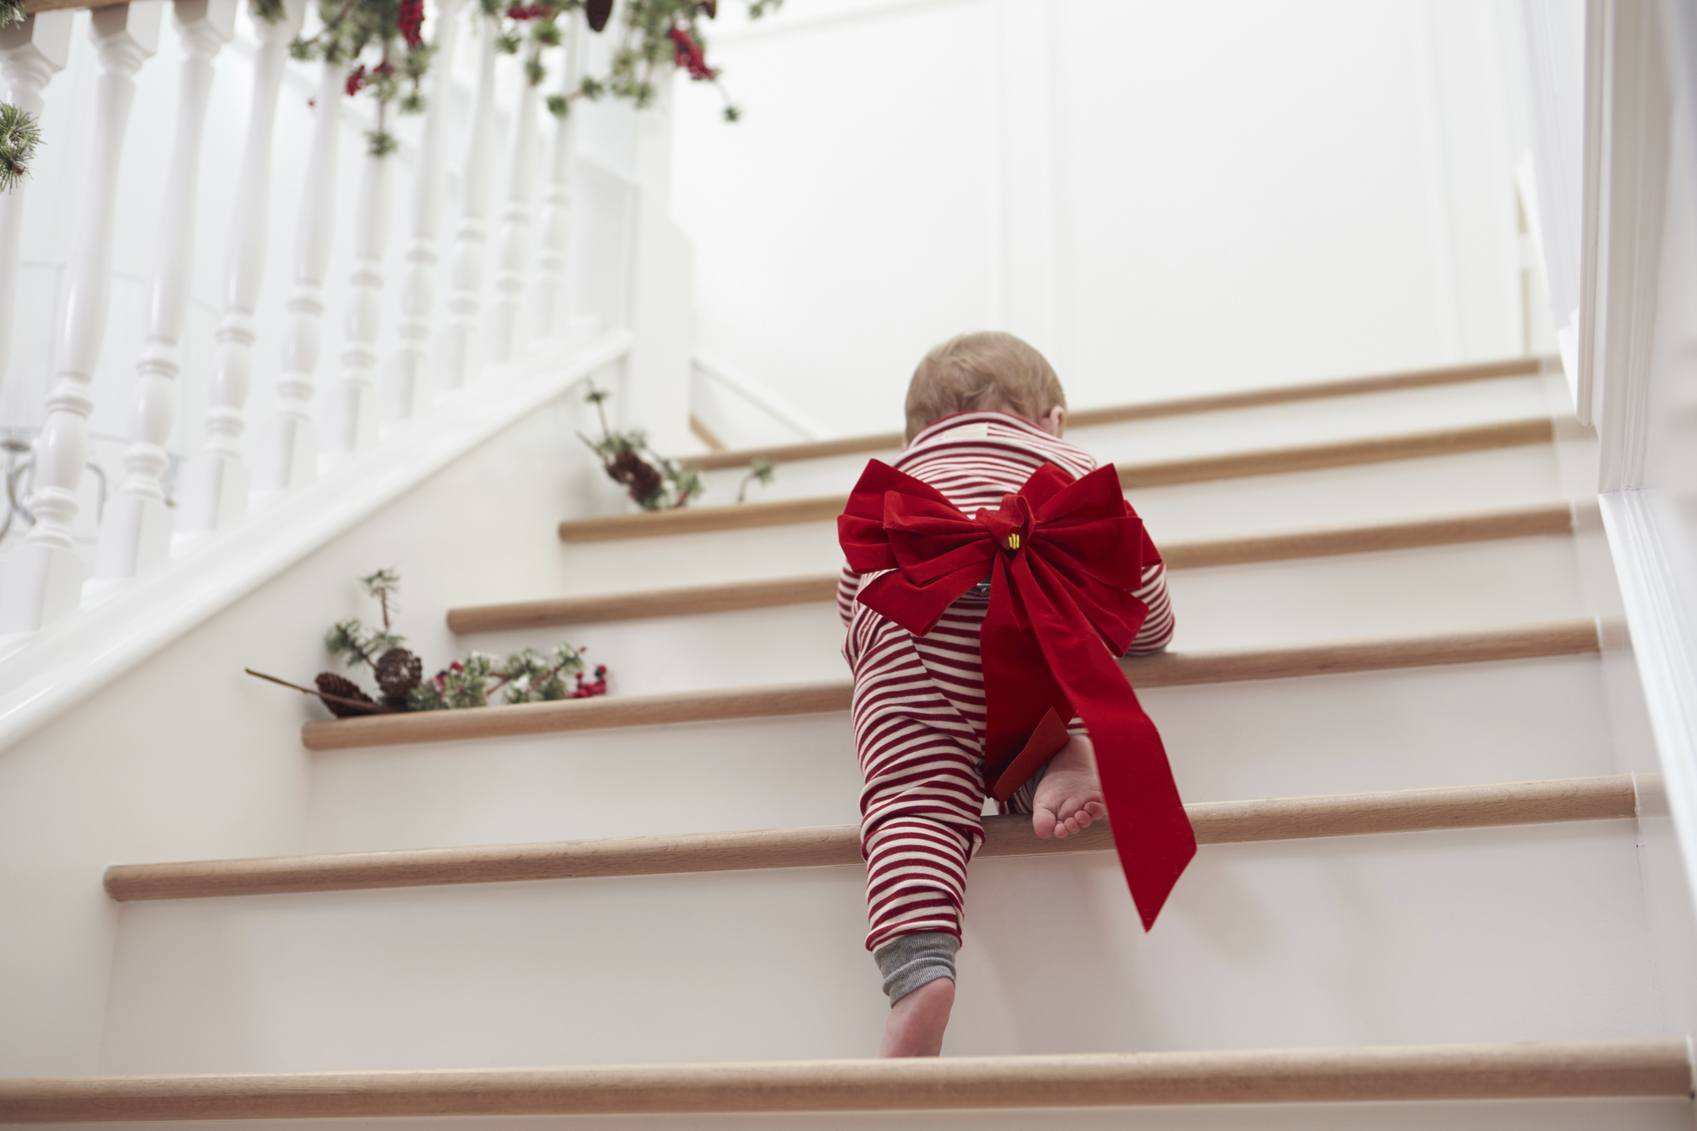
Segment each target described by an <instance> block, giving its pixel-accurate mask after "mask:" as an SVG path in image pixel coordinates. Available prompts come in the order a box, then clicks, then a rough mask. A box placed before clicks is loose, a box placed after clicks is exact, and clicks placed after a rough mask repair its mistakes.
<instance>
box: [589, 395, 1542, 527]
mask: <svg viewBox="0 0 1697 1131" xmlns="http://www.w3.org/2000/svg"><path fill="white" fill-rule="evenodd" d="M1554 436H1555V421H1554V420H1552V419H1551V418H1550V417H1547V416H1537V417H1527V418H1524V419H1519V420H1504V421H1493V422H1490V423H1486V424H1475V425H1467V426H1463V427H1459V428H1442V429H1437V430H1435V431H1427V432H1409V433H1403V434H1399V435H1390V436H1370V437H1366V438H1362V439H1354V440H1332V441H1324V442H1321V443H1314V444H1297V445H1292V446H1289V447H1283V448H1266V449H1260V450H1255V451H1247V452H1229V453H1225V454H1222V455H1208V456H1187V457H1184V458H1182V459H1171V460H1157V461H1154V462H1151V463H1143V464H1124V465H1122V466H1121V467H1120V469H1119V470H1120V483H1121V484H1122V485H1123V486H1124V487H1125V488H1127V489H1128V490H1131V489H1137V488H1144V487H1159V486H1173V485H1176V484H1181V483H1205V482H1211V481H1213V480H1218V479H1239V478H1245V477H1249V476H1258V475H1282V474H1286V473H1289V472H1295V471H1315V470H1320V469H1324V468H1330V467H1357V466H1361V465H1364V464H1372V463H1386V462H1389V461H1392V460H1403V459H1419V458H1424V457H1429V456H1444V455H1459V454H1462V453H1465V452H1475V451H1484V450H1488V449H1493V448H1507V447H1518V446H1523V445H1526V444H1543V443H1549V442H1550V441H1551V440H1552V439H1553V438H1554ZM842 507H843V499H842V498H841V497H840V496H835V495H816V496H811V497H808V498H801V499H776V500H772V501H770V502H752V503H728V504H722V505H718V506H696V507H679V508H676V509H673V510H665V511H645V512H638V513H635V514H614V515H600V516H596V517H592V518H582V519H567V520H566V521H564V522H561V523H560V524H559V537H560V540H561V541H564V542H600V541H609V540H615V539H622V538H645V537H650V536H654V535H664V534H692V533H701V532H704V531H713V530H746V529H752V528H756V527H762V526H787V525H790V524H793V523H801V522H819V521H825V520H829V519H832V518H835V517H836V516H837V514H838V513H839V512H840V511H841V510H842Z"/></svg>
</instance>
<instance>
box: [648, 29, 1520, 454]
mask: <svg viewBox="0 0 1697 1131" xmlns="http://www.w3.org/2000/svg"><path fill="white" fill-rule="evenodd" d="M1495 7H1496V5H1495V4H1488V3H1487V4H1456V3H1430V4H1428V3H1416V2H1410V0H1300V2H1291V3H1282V4H1265V3H1258V2H1255V0H1204V2H1198V3H1189V4H1168V3H1158V2H1155V0H1041V2H1040V0H905V2H902V0H897V2H894V3H892V2H889V0H811V2H809V3H793V4H790V5H788V6H786V7H785V8H784V9H783V10H781V11H780V12H779V13H778V14H777V15H776V16H774V17H772V18H770V19H769V20H767V21H763V22H762V23H759V24H754V25H749V26H746V27H738V26H736V25H734V24H733V25H730V26H727V27H725V28H723V29H719V34H718V35H717V37H716V38H715V39H713V40H712V41H711V43H710V50H709V54H710V56H711V57H712V58H713V59H714V61H715V62H717V63H720V64H722V65H723V66H724V68H725V81H726V82H727V83H728V84H729V86H730V88H731V90H732V92H733V94H734V95H735V97H736V100H737V101H738V102H739V103H741V104H742V105H743V106H744V107H745V109H746V112H747V113H746V118H745V120H744V121H743V122H742V123H740V124H738V125H736V126H734V127H720V128H715V127H714V126H713V125H712V124H711V123H710V121H709V120H708V119H710V118H711V117H712V116H714V115H716V114H717V112H718V103H717V100H716V99H715V98H714V97H712V96H711V95H710V94H708V93H705V92H702V91H697V90H688V89H686V90H684V91H681V92H680V97H679V100H678V105H679V110H680V114H681V116H682V118H681V120H682V122H683V123H684V128H681V129H680V131H679V152H678V157H677V161H676V166H675V173H676V175H675V188H674V201H675V205H674V206H675V209H676V211H677V213H678V215H679V217H680V219H681V221H682V223H683V224H684V227H685V228H686V230H688V231H689V233H690V235H691V237H692V239H693V240H694V241H695V243H696V249H697V276H696V277H697V288H698V292H699V295H700V306H699V312H700V317H699V322H698V334H699V339H700V342H701V345H702V346H703V347H704V348H705V349H707V350H710V351H711V352H712V353H713V354H714V355H715V356H716V357H719V358H722V359H723V360H724V361H725V362H726V363H728V364H730V365H733V366H735V367H736V368H738V369H739V370H741V371H742V372H743V373H744V374H746V375H747V376H748V377H750V378H752V379H753V380H755V381H756V382H759V383H763V384H766V385H768V386H769V387H771V388H772V389H773V390H775V391H777V392H779V393H781V394H782V395H783V396H784V397H786V398H788V399H789V400H791V401H792V402H793V403H795V404H796V405H797V406H798V407H800V408H802V409H804V410H808V411H809V413H810V415H812V416H813V417H815V418H820V419H824V420H827V421H829V423H830V427H831V428H832V430H833V431H840V432H845V433H846V432H856V431H865V430H871V429H882V428H889V427H891V426H893V425H895V424H898V423H899V419H898V415H899V414H898V410H899V405H900V395H901V390H902V389H903V387H904V386H905V382H906V379H907V376H908V375H909V373H911V371H912V366H913V363H914V361H915V360H916V359H917V357H918V355H919V354H920V353H921V352H923V350H924V349H925V348H926V347H928V346H929V345H931V344H932V343H934V342H936V341H937V340H939V339H941V338H943V337H946V336H948V335H949V334H951V333H955V332H958V331H961V330H964V329H969V328H975V327H981V326H1000V327H1005V328H1009V329H1012V330H1015V331H1016V332H1020V333H1023V334H1026V335H1027V336H1029V337H1030V338H1032V340H1033V341H1034V342H1036V343H1037V344H1038V345H1039V346H1040V347H1042V348H1043V349H1044V350H1046V351H1047V352H1048V353H1049V354H1050V355H1051V357H1052V358H1053V360H1054V361H1055V362H1056V363H1057V365H1058V367H1059V368H1060V370H1061V374H1062V378H1063V380H1065V381H1066V382H1067V385H1068V390H1069V394H1070V395H1071V397H1072V400H1073V402H1074V403H1075V404H1077V405H1088V404H1096V403H1104V402H1112V401H1123V400H1128V399H1136V398H1141V397H1147V396H1166V395H1174V394H1178V393H1182V392H1185V391H1189V390H1197V389H1208V388H1224V387H1241V386H1244V385H1248V384H1256V383H1262V382H1278V381H1289V380H1302V379H1308V378H1313V377H1318V376H1322V375H1327V374H1339V373H1350V372H1362V371H1371V370H1377V369H1386V368H1394V367H1399V366H1408V365H1423V364H1432V363H1437V362H1443V361H1447V360H1452V359H1458V358H1464V357H1475V356H1484V355H1501V354H1505V353H1511V352H1517V351H1518V350H1519V348H1520V337H1519V333H1520V331H1519V320H1520V307H1519V297H1518V294H1517V290H1516V288H1517V283H1516V249H1515V244H1514V239H1515V235H1514V198H1513V185H1512V165H1513V158H1514V154H1513V152H1512V145H1511V140H1510V133H1511V131H1510V122H1509V119H1508V111H1507V108H1506V105H1505V101H1506V98H1505V93H1504V90H1503V88H1502V82H1503V80H1502V77H1501V73H1500V72H1501V66H1500V63H1499V56H1500V50H1499V42H1498V41H1499V27H1498V22H1499V21H1498V19H1497V18H1496V13H1495Z"/></svg>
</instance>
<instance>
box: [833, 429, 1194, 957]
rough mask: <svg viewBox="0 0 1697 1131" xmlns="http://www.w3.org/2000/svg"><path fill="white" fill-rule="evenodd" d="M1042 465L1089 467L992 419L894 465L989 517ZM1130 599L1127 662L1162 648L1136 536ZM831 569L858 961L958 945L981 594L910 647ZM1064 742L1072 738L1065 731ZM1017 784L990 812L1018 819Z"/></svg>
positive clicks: (973, 764)
mask: <svg viewBox="0 0 1697 1131" xmlns="http://www.w3.org/2000/svg"><path fill="white" fill-rule="evenodd" d="M1045 462H1047V463H1053V464H1055V465H1057V466H1059V467H1060V468H1062V469H1063V470H1065V471H1066V472H1068V473H1069V474H1071V475H1073V476H1074V477H1077V476H1081V475H1084V474H1085V473H1087V472H1089V471H1092V470H1094V468H1095V467H1096V462H1095V460H1093V459H1091V457H1090V456H1089V455H1087V454H1086V453H1084V452H1083V451H1081V450H1080V449H1078V448H1076V447H1074V446H1073V445H1071V444H1068V443H1065V442H1064V441H1062V440H1059V439H1056V438H1055V437H1053V436H1050V435H1049V434H1048V433H1046V432H1043V431H1042V430H1041V429H1039V428H1038V427H1037V426H1036V425H1034V424H1031V423H1028V422H1027V421H1024V420H1021V419H1019V418H1017V417H1013V416H1008V415H1005V414H1002V413H996V412H971V413H961V414H959V415H955V416H948V417H944V418H943V419H942V420H939V421H937V422H936V423H935V424H932V425H931V426H930V427H929V428H927V429H925V430H924V431H923V432H921V433H920V434H919V435H918V436H916V437H914V439H913V442H912V443H911V444H910V445H908V448H907V450H906V451H904V452H903V453H902V455H901V457H900V458H899V459H897V460H896V461H895V464H894V466H895V467H896V468H897V469H898V470H900V471H905V472H906V473H907V474H909V475H911V476H913V477H914V478H916V479H920V480H922V481H924V482H926V483H929V484H930V485H931V486H933V487H935V488H936V489H937V490H939V491H941V492H942V493H943V494H944V495H945V496H946V497H947V498H948V500H949V502H951V503H952V504H954V506H955V507H957V508H958V509H960V510H961V511H963V512H964V513H966V514H969V515H970V514H973V513H975V512H976V511H978V510H980V509H985V508H988V509H991V510H994V509H995V508H996V506H997V505H998V504H999V503H1000V502H1001V500H1002V496H1004V495H1008V494H1011V493H1013V492H1015V491H1018V490H1019V489H1020V488H1021V487H1022V486H1024V485H1025V481H1026V480H1027V479H1029V478H1030V477H1031V474H1032V473H1033V472H1034V471H1036V470H1037V469H1038V468H1039V467H1041V466H1042V465H1043V464H1044V463H1045ZM1143 560H1144V563H1145V565H1144V571H1143V577H1142V584H1141V585H1140V586H1139V587H1138V589H1137V591H1136V594H1135V595H1136V597H1137V598H1138V600H1140V601H1142V602H1143V603H1144V604H1145V605H1146V606H1147V607H1148V609H1149V615H1148V618H1147V619H1146V620H1145V621H1144V623H1143V626H1142V628H1141V629H1140V630H1139V631H1138V634H1137V639H1136V641H1135V642H1134V643H1133V644H1132V647H1131V649H1130V652H1131V653H1133V654H1135V653H1144V652H1157V651H1160V650H1161V649H1162V648H1164V647H1166V644H1167V642H1168V641H1169V640H1170V639H1172V634H1173V616H1172V608H1171V605H1170V604H1169V602H1168V598H1167V579H1166V570H1165V567H1164V566H1163V565H1162V564H1161V560H1160V556H1159V554H1158V553H1157V552H1156V551H1155V547H1154V544H1153V543H1152V542H1150V541H1149V540H1148V536H1147V534H1146V535H1145V536H1144V548H1143ZM876 576H877V574H867V575H865V576H864V577H861V576H857V575H855V574H853V573H850V572H849V571H848V570H847V569H844V571H843V575H842V577H841V579H840V580H839V582H838V585H837V611H838V613H839V614H840V615H841V616H842V618H843V621H844V623H845V624H847V626H848V640H847V644H846V646H845V647H844V654H845V655H846V656H847V658H848V661H849V666H850V667H851V668H852V669H853V671H854V704H853V721H854V739H855V749H856V751H857V752H858V755H859V758H860V770H861V775H862V777H863V779H864V781H865V786H864V787H863V788H862V790H861V794H860V813H861V824H860V839H861V851H862V853H863V854H864V855H865V857H866V901H867V916H868V919H869V920H870V924H871V925H870V929H869V931H868V933H867V936H866V948H867V949H868V950H876V949H877V948H878V947H879V946H882V945H883V944H884V943H886V942H888V941H889V940H891V939H893V938H896V937H897V936H900V935H908V934H915V933H918V932H922V931H942V932H946V933H948V934H950V935H953V936H954V937H955V938H957V939H958V938H960V934H961V909H962V907H963V905H964V903H965V898H966V865H967V861H968V860H970V859H971V858H972V855H973V853H975V852H976V851H977V850H978V846H979V845H980V844H981V843H982V842H983V840H984V830H983V826H982V824H981V823H980V816H981V815H982V813H983V811H984V799H985V797H986V795H987V790H986V787H985V782H984V777H983V771H982V765H983V760H984V673H983V667H982V663H981V661H980V658H979V651H978V630H979V625H980V624H981V622H982V621H983V619H984V614H985V612H986V611H987V610H988V609H989V594H988V589H987V586H982V585H981V586H979V587H978V588H977V589H975V590H973V591H971V592H969V593H967V594H966V595H965V596H963V597H961V598H960V599H959V600H957V601H956V602H955V603H954V604H953V605H951V606H950V607H949V609H948V611H947V612H945V613H944V614H943V617H942V619H941V620H940V621H939V622H938V623H937V626H936V627H935V628H933V629H932V630H931V631H930V632H929V633H927V634H926V635H925V636H915V635H913V634H912V633H910V632H908V631H907V630H906V629H904V628H902V627H901V626H899V625H897V624H895V623H894V622H892V621H888V620H885V619H884V618H883V617H882V616H880V615H879V614H877V613H875V612H873V611H872V610H871V609H868V608H866V607H865V606H864V605H860V604H858V603H856V601H855V595H856V593H857V592H858V591H859V588H860V584H861V582H862V581H863V580H869V579H871V578H872V577H876ZM1072 729H1074V730H1079V729H1082V724H1081V723H1080V722H1079V720H1077V719H1075V720H1073V723H1072ZM1031 788H1032V787H1031V786H1030V785H1029V784H1028V785H1027V786H1025V787H1022V788H1021V789H1020V791H1019V792H1018V793H1016V794H1014V796H1013V797H1012V798H1010V799H1009V800H1008V802H1006V803H1005V804H1003V805H1002V807H1001V808H1002V810H1003V811H1004V812H1016V813H1029V812H1030V811H1031Z"/></svg>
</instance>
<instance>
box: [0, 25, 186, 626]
mask: <svg viewBox="0 0 1697 1131" xmlns="http://www.w3.org/2000/svg"><path fill="white" fill-rule="evenodd" d="M160 8H161V5H159V4H157V3H152V2H144V3H137V4H127V5H124V6H122V7H116V8H100V9H96V10H95V11H94V12H92V13H91V14H90V31H91V34H92V36H93V39H94V43H95V47H96V49H97V51H98V53H99V56H100V80H99V83H98V84H97V86H96V91H95V115H94V129H93V138H94V141H93V144H92V146H91V148H90V153H89V161H88V165H87V166H86V169H87V175H86V176H84V177H83V178H82V179H83V183H84V184H85V185H86V186H87V192H88V196H87V198H86V200H87V215H86V216H85V217H84V223H83V226H82V228H81V230H80V233H79V243H78V246H77V251H76V253H75V257H74V258H73V260H72V268H71V283H70V290H69V292H68V293H67V295H66V298H65V317H64V322H63V323H62V324H61V332H60V348H59V356H60V358H61V359H62V360H61V368H60V369H59V372H58V373H57V374H56V375H55V377H54V383H53V390H52V392H51V393H50V394H49V395H48V398H47V420H46V422H45V423H44V424H43V426H42V429H41V435H40V436H39V437H37V439H36V442H35V490H34V491H33V492H32V493H31V495H30V509H31V510H32V511H33V512H34V513H35V516H36V524H35V525H34V526H33V527H31V528H30V532H29V535H28V536H27V537H26V538H25V539H24V543H23V545H21V546H19V547H18V548H17V549H16V550H15V551H14V552H13V553H12V554H11V556H10V557H8V558H7V559H6V563H5V567H4V569H3V570H0V632H24V631H30V630H33V629H36V628H39V627H40V626H41V625H43V624H45V623H47V622H49V621H51V620H53V619H55V618H57V617H59V616H61V615H63V614H64V613H67V612H69V611H71V610H72V609H74V608H75V607H76V606H77V603H78V601H79V600H80V599H81V593H82V581H83V566H82V563H81V562H80V561H78V560H77V554H76V547H75V543H74V541H73V536H74V535H73V527H74V524H75V522H76V519H77V512H78V509H79V508H78V505H77V487H78V485H79V484H80V483H81V482H82V470H83V462H84V460H85V459H86V458H87V448H88V417H89V414H90V413H91V412H93V411H94V400H93V397H92V396H91V395H90V393H91V386H92V381H93V378H94V367H95V365H96V363H97V362H98V361H99V360H100V341H101V338H102V337H103V336H104V335H105V332H106V304H107V299H108V297H109V292H110V288H111V281H112V269H111V268H112V262H111V261H112V233H113V226H114V222H115V214H116V206H117V195H118V166H119V163H120V161H121V160H122V158H123V149H124V132H125V127H126V126H127V125H128V123H129V118H130V103H131V102H132V101H133V100H134V96H135V74H136V71H137V69H138V68H140V66H141V64H142V61H143V60H144V59H146V58H147V57H148V56H149V55H151V54H153V52H154V50H155V49H156V48H157V47H158V45H159V16H160Z"/></svg>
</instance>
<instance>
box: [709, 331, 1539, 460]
mask: <svg viewBox="0 0 1697 1131" xmlns="http://www.w3.org/2000/svg"><path fill="white" fill-rule="evenodd" d="M1543 364H1544V359H1542V358H1537V357H1513V358H1503V359H1501V360H1497V361H1484V362H1471V363H1467V364H1463V365H1445V366H1438V367H1434V368H1429V369H1412V370H1405V371H1401V372H1395V373H1375V374H1370V375H1368V376H1363V377H1343V378H1336V379H1332V380H1327V381H1309V382H1304V383H1302V384H1295V385H1284V386H1277V387H1271V388H1257V389H1244V390H1239V391H1233V392H1226V393H1204V394H1202V395H1200V396H1194V397H1177V398H1174V399H1171V400H1162V401H1149V402H1144V403H1142V404H1126V405H1108V406H1104V407H1101V408H1083V409H1076V410H1073V411H1071V412H1069V413H1068V414H1067V424H1068V425H1069V426H1070V427H1072V428H1093V427H1096V426H1098V425H1103V424H1119V423H1124V422H1128V421H1134V420H1155V419H1159V418H1162V417H1170V416H1184V415H1188V414H1191V413H1204V412H1221V411H1226V410H1229V409H1240V408H1257V407H1261V406H1265V405H1278V404H1295V403H1298V402H1301V401H1314V400H1324V399H1327V398H1329V397H1344V396H1355V395H1359V394H1362V393H1384V392H1391V391H1393V390H1398V389H1422V388H1431V387H1434V386H1440V385H1457V384H1462V383H1464V382H1469V381H1485V380H1491V379H1494V378H1498V377H1525V376H1531V375H1533V374H1535V373H1537V372H1539V370H1540V368H1541V367H1542V365H1543ZM902 441H903V436H902V434H901V433H900V432H879V433H874V434H871V435H863V436H845V437H841V438H838V439H832V440H815V441H811V442H808V443H798V444H778V445H773V446H770V447H761V448H741V449H737V450H732V451H718V452H710V453H707V454H705V455H695V456H686V457H685V458H684V459H683V460H681V461H680V462H682V463H683V464H684V466H686V467H692V468H695V469H696V470H698V471H713V470H720V469H725V468H739V467H747V466H748V465H749V464H750V463H752V462H753V461H754V460H757V459H765V460H771V461H773V462H775V463H792V462H794V461H796V460H807V459H824V458H828V457H831V456H843V455H856V454H862V453H864V454H867V455H871V454H874V453H877V452H883V451H892V450H894V449H897V448H900V447H901V446H902Z"/></svg>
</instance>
